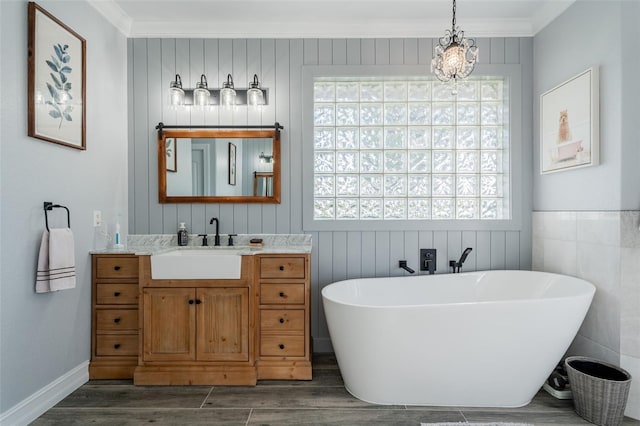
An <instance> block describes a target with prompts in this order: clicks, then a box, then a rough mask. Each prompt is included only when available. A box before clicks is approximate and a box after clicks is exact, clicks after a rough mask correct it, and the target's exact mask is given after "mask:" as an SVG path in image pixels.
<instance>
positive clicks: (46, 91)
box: [28, 2, 86, 150]
mask: <svg viewBox="0 0 640 426" xmlns="http://www.w3.org/2000/svg"><path fill="white" fill-rule="evenodd" d="M28 12H29V37H28V72H29V76H28V77H29V82H28V102H29V106H28V135H29V136H32V137H34V138H38V139H42V140H45V141H49V142H53V143H57V144H60V145H65V146H68V147H71V148H76V149H81V150H84V149H86V128H85V122H86V120H85V118H86V102H85V101H86V75H85V73H86V62H85V61H86V59H85V56H86V55H85V54H86V42H85V39H84V38H82V37H81V36H80V35H78V34H77V33H76V32H75V31H73V30H72V29H71V28H69V27H68V26H66V25H65V24H64V23H62V22H61V21H60V20H58V19H57V18H56V17H54V16H53V15H51V14H50V13H49V12H47V11H46V10H44V9H43V8H42V7H40V6H39V5H37V4H36V3H34V2H29V6H28Z"/></svg>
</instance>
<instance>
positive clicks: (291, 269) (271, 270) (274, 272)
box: [260, 257, 304, 278]
mask: <svg viewBox="0 0 640 426" xmlns="http://www.w3.org/2000/svg"><path fill="white" fill-rule="evenodd" d="M260 278H304V257H262V258H260Z"/></svg>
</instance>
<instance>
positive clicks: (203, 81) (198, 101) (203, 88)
mask: <svg viewBox="0 0 640 426" xmlns="http://www.w3.org/2000/svg"><path fill="white" fill-rule="evenodd" d="M210 97H211V93H209V87H208V86H207V77H206V76H205V75H204V74H202V75H201V76H200V83H196V88H195V90H194V91H193V105H194V106H196V107H200V108H204V107H206V106H209V98H210Z"/></svg>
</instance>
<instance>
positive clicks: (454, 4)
mask: <svg viewBox="0 0 640 426" xmlns="http://www.w3.org/2000/svg"><path fill="white" fill-rule="evenodd" d="M451 29H452V32H453V33H454V34H455V32H456V0H453V18H452V19H451Z"/></svg>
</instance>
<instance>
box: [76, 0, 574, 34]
mask: <svg viewBox="0 0 640 426" xmlns="http://www.w3.org/2000/svg"><path fill="white" fill-rule="evenodd" d="M88 1H89V3H90V4H91V5H92V6H93V7H94V8H95V9H97V10H98V11H99V12H100V13H102V14H103V15H104V16H105V17H106V18H107V19H108V20H109V21H110V22H112V23H113V24H114V25H115V26H116V27H117V28H118V29H120V31H121V32H122V33H123V34H125V35H126V36H127V37H132V38H135V37H161V38H162V37H189V38H197V37H203V38H376V37H379V38H394V37H441V36H442V35H443V33H444V31H445V30H446V29H448V28H450V27H451V17H452V10H451V9H452V2H451V0H275V1H270V0H88ZM574 1H575V0H501V1H500V0H458V1H457V6H456V8H457V10H456V20H457V24H458V25H459V26H460V27H461V28H462V29H463V30H464V31H465V34H466V35H467V36H469V37H472V38H476V37H526V36H533V35H535V34H536V33H537V32H538V31H540V30H541V29H542V28H544V27H545V26H546V25H547V24H548V23H549V22H551V21H552V20H553V19H555V18H556V17H557V16H558V15H560V14H561V13H562V12H563V11H564V10H565V9H566V8H568V7H569V6H570V5H571V4H572V3H574Z"/></svg>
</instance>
